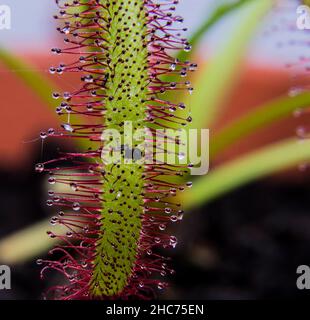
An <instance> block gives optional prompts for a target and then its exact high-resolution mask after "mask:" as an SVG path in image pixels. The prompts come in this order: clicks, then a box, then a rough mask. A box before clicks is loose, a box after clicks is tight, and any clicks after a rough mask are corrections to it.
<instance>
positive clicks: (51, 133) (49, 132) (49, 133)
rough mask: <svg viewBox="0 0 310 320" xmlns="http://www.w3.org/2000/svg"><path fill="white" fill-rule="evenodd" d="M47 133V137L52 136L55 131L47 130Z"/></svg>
mask: <svg viewBox="0 0 310 320" xmlns="http://www.w3.org/2000/svg"><path fill="white" fill-rule="evenodd" d="M47 133H48V135H53V134H54V133H55V130H54V129H53V128H49V129H48V131H47Z"/></svg>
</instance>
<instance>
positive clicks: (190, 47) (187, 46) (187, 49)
mask: <svg viewBox="0 0 310 320" xmlns="http://www.w3.org/2000/svg"><path fill="white" fill-rule="evenodd" d="M191 50H192V46H191V45H189V44H187V45H186V46H184V51H185V52H190V51H191Z"/></svg>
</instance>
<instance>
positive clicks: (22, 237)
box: [0, 220, 65, 265]
mask: <svg viewBox="0 0 310 320" xmlns="http://www.w3.org/2000/svg"><path fill="white" fill-rule="evenodd" d="M48 225H49V221H46V220H44V221H42V222H39V223H37V224H34V225H31V226H29V227H28V228H25V229H22V230H20V231H17V232H16V233H13V234H12V235H9V236H7V237H6V238H4V239H1V241H0V264H1V263H4V264H8V265H15V264H17V263H20V262H23V261H28V260H29V259H33V258H37V257H38V256H39V255H40V254H42V252H47V251H48V250H49V249H50V248H52V247H53V246H54V245H55V243H57V242H58V241H59V240H57V239H51V238H50V237H48V236H47V234H46V228H47V226H48ZM64 230H65V229H64V227H63V226H59V225H58V226H55V227H53V232H54V233H56V234H58V233H59V234H61V233H64Z"/></svg>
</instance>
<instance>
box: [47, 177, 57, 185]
mask: <svg viewBox="0 0 310 320" xmlns="http://www.w3.org/2000/svg"><path fill="white" fill-rule="evenodd" d="M47 181H48V183H49V184H55V183H56V179H55V178H53V177H50V178H48V180H47Z"/></svg>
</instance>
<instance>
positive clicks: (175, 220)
mask: <svg viewBox="0 0 310 320" xmlns="http://www.w3.org/2000/svg"><path fill="white" fill-rule="evenodd" d="M178 220H179V219H178V217H177V216H176V215H173V216H171V217H170V221H171V222H177V221H178Z"/></svg>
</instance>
